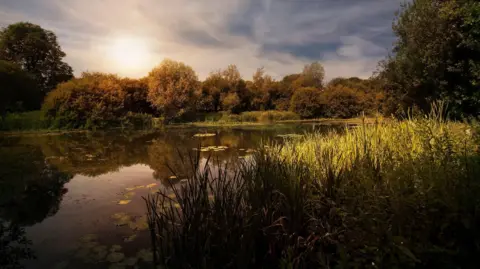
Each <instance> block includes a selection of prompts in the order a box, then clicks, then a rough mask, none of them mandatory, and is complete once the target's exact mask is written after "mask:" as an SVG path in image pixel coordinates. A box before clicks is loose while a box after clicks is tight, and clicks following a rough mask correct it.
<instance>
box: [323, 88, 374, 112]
mask: <svg viewBox="0 0 480 269" xmlns="http://www.w3.org/2000/svg"><path fill="white" fill-rule="evenodd" d="M322 96H323V100H325V102H326V103H327V105H326V106H325V107H324V108H323V111H322V115H323V116H325V117H329V118H352V117H356V116H358V115H359V114H360V113H361V112H362V111H365V110H366V109H367V107H366V104H365V103H366V101H367V100H366V94H365V92H362V91H360V90H355V89H352V88H348V87H345V86H342V85H337V86H331V87H329V88H327V89H326V90H325V91H323V92H322Z"/></svg>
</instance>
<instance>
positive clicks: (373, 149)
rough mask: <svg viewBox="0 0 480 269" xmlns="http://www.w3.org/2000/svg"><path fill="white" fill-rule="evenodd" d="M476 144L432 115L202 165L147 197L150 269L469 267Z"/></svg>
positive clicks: (476, 233)
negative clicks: (152, 255) (152, 254)
mask: <svg viewBox="0 0 480 269" xmlns="http://www.w3.org/2000/svg"><path fill="white" fill-rule="evenodd" d="M475 135H476V133H475V131H474V130H473V129H472V126H470V125H465V124H458V123H453V122H448V121H444V120H442V119H441V118H438V117H430V118H428V119H416V120H408V121H389V122H388V123H383V124H377V125H362V126H360V127H358V128H354V129H347V130H345V131H344V132H339V133H335V132H332V133H330V134H328V135H320V134H314V135H309V136H306V137H304V138H300V139H299V138H296V139H291V140H288V141H287V142H286V143H285V144H284V145H282V146H280V145H278V146H273V147H272V146H271V147H268V149H262V150H260V151H259V152H257V153H256V154H255V155H254V156H253V158H252V159H251V160H250V161H249V160H247V161H244V162H241V163H240V165H236V166H233V165H232V166H225V165H224V164H218V163H216V162H215V161H213V162H212V161H209V162H207V165H205V167H202V169H197V171H201V172H196V173H191V176H190V177H189V179H188V180H186V181H185V183H184V184H183V185H181V186H173V185H172V188H171V189H168V190H165V191H164V192H163V193H160V194H159V195H157V196H151V197H149V198H148V199H146V200H147V205H148V210H149V222H150V228H151V231H152V239H153V241H152V242H153V243H154V244H153V246H154V252H155V254H156V255H155V256H156V257H155V258H156V262H157V263H158V264H160V265H162V266H165V267H167V268H476V256H477V254H478V253H480V184H479V180H480V159H479V153H478V148H477V145H478V143H477V140H476V137H475ZM198 158H199V157H198V156H194V157H192V158H190V161H189V162H186V163H191V164H193V166H195V164H197V165H198V163H199V161H198V160H199V159H198ZM209 163H213V164H215V166H211V165H209ZM218 166H219V167H218ZM171 191H173V193H174V195H172V194H171V193H170V192H171Z"/></svg>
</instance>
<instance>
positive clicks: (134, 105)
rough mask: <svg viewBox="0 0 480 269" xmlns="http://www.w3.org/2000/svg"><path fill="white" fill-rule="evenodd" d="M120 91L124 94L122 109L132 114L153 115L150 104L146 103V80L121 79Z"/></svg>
mask: <svg viewBox="0 0 480 269" xmlns="http://www.w3.org/2000/svg"><path fill="white" fill-rule="evenodd" d="M120 84H121V87H122V90H123V91H124V92H125V98H124V104H123V106H124V108H125V110H127V111H129V112H133V113H147V114H154V111H153V108H152V106H151V104H150V103H149V102H148V101H147V98H148V85H147V79H146V78H143V79H131V78H123V79H121V80H120Z"/></svg>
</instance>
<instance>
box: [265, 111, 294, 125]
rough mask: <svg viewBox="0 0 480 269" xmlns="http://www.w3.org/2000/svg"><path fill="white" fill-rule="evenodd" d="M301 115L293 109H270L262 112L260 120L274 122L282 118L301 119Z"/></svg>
mask: <svg viewBox="0 0 480 269" xmlns="http://www.w3.org/2000/svg"><path fill="white" fill-rule="evenodd" d="M299 119H300V115H298V114H296V113H294V112H291V111H275V110H269V111H265V112H262V113H261V114H260V117H258V121H261V122H274V121H282V120H299Z"/></svg>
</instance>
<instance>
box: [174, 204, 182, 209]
mask: <svg viewBox="0 0 480 269" xmlns="http://www.w3.org/2000/svg"><path fill="white" fill-rule="evenodd" d="M173 206H175V208H181V206H180V204H179V203H175V204H173Z"/></svg>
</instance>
